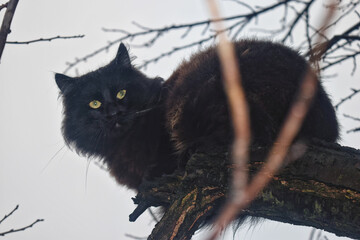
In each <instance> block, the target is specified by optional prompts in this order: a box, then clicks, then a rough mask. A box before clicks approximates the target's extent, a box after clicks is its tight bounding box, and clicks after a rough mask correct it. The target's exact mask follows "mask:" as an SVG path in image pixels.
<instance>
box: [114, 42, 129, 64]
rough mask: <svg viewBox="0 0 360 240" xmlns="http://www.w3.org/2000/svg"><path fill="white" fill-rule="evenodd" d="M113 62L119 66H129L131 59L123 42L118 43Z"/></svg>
mask: <svg viewBox="0 0 360 240" xmlns="http://www.w3.org/2000/svg"><path fill="white" fill-rule="evenodd" d="M115 63H116V65H118V66H120V67H125V68H130V67H131V59H130V56H129V53H128V50H127V48H126V46H125V45H124V44H123V43H120V46H119V49H118V51H117V54H116V58H115Z"/></svg>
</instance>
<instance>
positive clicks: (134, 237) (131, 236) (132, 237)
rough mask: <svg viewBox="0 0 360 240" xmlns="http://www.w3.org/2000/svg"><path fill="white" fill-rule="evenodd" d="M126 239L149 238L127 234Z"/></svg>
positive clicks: (140, 239) (139, 239) (143, 239)
mask: <svg viewBox="0 0 360 240" xmlns="http://www.w3.org/2000/svg"><path fill="white" fill-rule="evenodd" d="M125 237H128V238H131V239H135V240H146V239H147V237H137V236H134V235H131V234H128V233H126V234H125Z"/></svg>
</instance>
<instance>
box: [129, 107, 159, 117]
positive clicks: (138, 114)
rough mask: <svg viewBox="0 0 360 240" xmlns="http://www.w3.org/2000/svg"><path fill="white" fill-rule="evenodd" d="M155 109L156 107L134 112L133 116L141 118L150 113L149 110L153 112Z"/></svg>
mask: <svg viewBox="0 0 360 240" xmlns="http://www.w3.org/2000/svg"><path fill="white" fill-rule="evenodd" d="M155 108H156V107H151V108H146V109H144V110H140V111H137V112H135V113H134V115H135V116H136V117H139V116H142V115H144V114H146V113H148V112H150V111H151V110H153V109H155Z"/></svg>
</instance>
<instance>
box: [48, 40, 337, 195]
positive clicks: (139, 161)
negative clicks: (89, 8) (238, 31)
mask: <svg viewBox="0 0 360 240" xmlns="http://www.w3.org/2000/svg"><path fill="white" fill-rule="evenodd" d="M235 49H236V54H237V58H238V62H239V65H240V67H241V74H242V78H243V87H244V89H245V92H246V98H247V101H248V105H249V109H250V118H251V131H252V143H253V144H257V145H260V146H266V145H270V144H272V143H273V141H274V139H275V137H276V135H277V133H278V131H279V129H280V127H281V125H282V123H283V120H284V118H285V116H286V114H287V112H288V110H289V107H290V105H291V103H292V101H293V98H294V96H296V93H297V89H298V87H299V84H300V83H301V80H302V78H303V76H304V74H305V72H306V69H307V67H308V63H307V62H306V61H305V60H304V59H303V58H302V57H301V56H299V54H298V53H297V52H295V51H293V50H291V49H289V48H287V47H285V46H283V45H281V44H277V43H272V42H268V41H258V40H243V41H239V42H236V43H235ZM55 79H56V83H57V85H58V87H59V88H60V90H61V96H62V98H63V104H64V120H63V135H64V138H65V141H66V143H67V144H68V145H69V146H70V147H74V148H75V150H76V151H77V152H78V153H80V154H82V155H85V156H87V157H90V156H95V157H99V158H101V159H102V160H103V161H104V162H105V163H106V165H107V166H108V169H109V171H110V173H111V174H112V175H113V176H114V177H115V178H116V180H117V181H118V182H119V183H120V184H123V185H126V186H127V187H129V188H132V189H137V188H138V186H139V184H140V183H141V181H142V179H143V178H144V177H155V176H160V175H161V174H164V173H171V172H173V171H174V170H175V169H176V167H177V166H178V162H179V160H180V162H181V163H186V159H187V157H188V155H189V154H190V153H191V152H192V151H195V150H196V149H202V150H204V151H206V150H207V149H211V148H212V147H214V146H224V145H229V144H230V143H231V141H232V126H231V123H230V120H229V113H228V107H227V100H226V96H225V93H224V90H223V85H222V75H221V69H220V64H219V59H218V56H217V53H216V50H215V48H214V47H210V48H208V49H207V50H205V51H202V52H200V53H197V54H195V55H193V56H192V57H191V58H190V60H188V61H185V62H183V63H182V64H181V65H180V66H179V67H178V68H177V69H176V70H175V72H174V73H173V74H172V76H171V77H170V78H169V79H168V80H167V81H163V80H162V79H161V78H148V77H146V76H145V75H144V74H142V73H141V72H140V71H139V70H137V69H136V68H135V67H134V66H133V65H132V64H131V61H130V58H129V54H128V51H127V49H126V47H125V46H124V45H123V44H120V47H119V50H118V53H117V55H116V58H115V59H114V60H113V61H112V62H110V63H109V64H108V65H106V66H104V67H102V68H100V69H98V70H96V71H94V72H90V73H88V74H85V75H83V76H80V77H75V78H71V77H68V76H65V75H62V74H56V75H55ZM297 138H298V139H304V140H307V139H310V138H318V139H323V140H325V141H329V142H334V141H336V139H337V138H338V123H337V120H336V115H335V112H334V109H333V107H332V105H331V102H330V100H329V98H328V96H327V94H326V93H325V91H324V89H323V88H322V86H321V84H320V83H319V86H318V91H317V94H316V96H315V98H314V101H313V104H312V106H311V108H310V111H309V113H308V115H307V117H306V119H305V121H304V124H303V126H302V128H301V130H300V132H299V134H298V137H297Z"/></svg>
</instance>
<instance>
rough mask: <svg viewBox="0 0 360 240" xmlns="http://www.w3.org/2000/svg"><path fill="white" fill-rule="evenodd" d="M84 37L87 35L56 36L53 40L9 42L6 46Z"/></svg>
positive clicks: (40, 39)
mask: <svg viewBox="0 0 360 240" xmlns="http://www.w3.org/2000/svg"><path fill="white" fill-rule="evenodd" d="M83 37H85V35H74V36H56V37H51V38H39V39H35V40H30V41H23V42H20V41H7V42H6V44H30V43H36V42H51V41H52V40H55V39H73V38H83Z"/></svg>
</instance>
